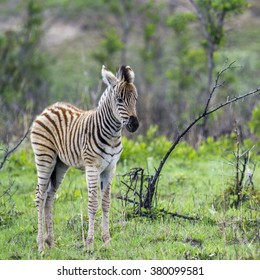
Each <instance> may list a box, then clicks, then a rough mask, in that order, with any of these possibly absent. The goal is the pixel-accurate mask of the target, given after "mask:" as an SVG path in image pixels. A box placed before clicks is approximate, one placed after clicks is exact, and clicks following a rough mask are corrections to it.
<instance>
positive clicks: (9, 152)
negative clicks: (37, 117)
mask: <svg viewBox="0 0 260 280" xmlns="http://www.w3.org/2000/svg"><path fill="white" fill-rule="evenodd" d="M30 127H31V126H30ZM29 131H30V128H29V129H28V130H27V131H26V133H25V134H24V136H23V137H22V138H21V139H20V141H19V142H18V143H17V144H16V145H15V146H14V147H13V148H12V149H10V150H9V148H7V149H5V152H4V158H3V161H2V162H0V170H1V169H2V168H3V166H4V164H5V162H6V161H7V159H8V157H9V156H10V155H11V154H12V153H13V152H15V150H16V149H17V148H18V147H19V146H20V145H21V144H22V143H23V141H24V139H25V138H26V137H27V135H28V134H29Z"/></svg>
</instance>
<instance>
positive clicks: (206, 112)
mask: <svg viewBox="0 0 260 280" xmlns="http://www.w3.org/2000/svg"><path fill="white" fill-rule="evenodd" d="M233 64H234V62H232V63H230V64H229V65H228V66H227V67H226V68H224V69H223V70H222V71H220V72H219V73H218V75H217V78H216V81H215V85H214V86H213V88H212V91H211V92H210V94H209V97H208V100H207V102H206V105H205V108H204V110H203V113H201V114H200V115H199V116H198V117H197V118H196V119H195V120H194V121H192V122H191V123H190V124H189V125H188V126H187V128H186V129H185V130H184V131H183V132H182V133H181V134H179V135H178V137H177V138H176V140H175V141H174V142H173V144H172V146H171V147H170V149H169V150H168V151H167V153H166V154H165V155H164V157H163V159H162V160H161V162H160V164H159V166H158V168H157V169H156V171H155V173H154V175H153V176H152V179H151V181H150V184H149V187H150V188H151V189H154V187H155V185H156V183H157V180H158V178H159V176H160V174H161V171H162V169H163V167H164V164H165V163H166V161H167V159H168V157H169V156H170V154H171V153H172V151H173V150H174V149H175V148H176V146H177V145H178V143H179V142H180V140H181V139H182V138H183V137H184V135H185V134H186V133H187V132H189V130H190V129H191V128H192V127H193V126H194V125H195V124H196V123H197V122H198V121H200V120H201V119H203V118H205V117H206V116H208V115H210V114H212V113H214V112H216V111H218V110H219V109H221V108H223V107H225V106H227V105H229V104H231V103H234V102H237V101H239V100H241V99H244V98H246V97H248V96H251V95H253V94H256V93H260V87H258V88H256V89H255V90H252V91H250V92H248V93H245V94H242V95H240V96H237V97H234V98H232V99H230V100H229V99H228V100H227V101H226V102H223V103H221V104H220V105H218V106H215V107H213V108H212V109H209V108H208V107H209V104H210V101H211V99H212V97H213V94H214V92H215V90H216V89H217V88H219V87H220V86H222V85H223V83H221V84H219V79H220V77H221V75H222V74H223V73H224V72H225V71H226V70H228V69H231V68H234V66H233Z"/></svg>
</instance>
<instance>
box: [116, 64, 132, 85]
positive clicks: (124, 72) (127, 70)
mask: <svg viewBox="0 0 260 280" xmlns="http://www.w3.org/2000/svg"><path fill="white" fill-rule="evenodd" d="M116 76H117V78H118V79H119V80H122V81H125V82H127V83H133V82H134V77H135V74H134V71H133V70H132V68H131V67H130V66H126V65H122V66H121V67H120V68H119V69H118V70H117V74H116Z"/></svg>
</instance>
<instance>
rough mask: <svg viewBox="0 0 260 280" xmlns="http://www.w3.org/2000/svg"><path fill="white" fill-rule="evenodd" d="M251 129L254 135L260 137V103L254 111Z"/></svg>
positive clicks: (250, 124) (250, 123)
mask: <svg viewBox="0 0 260 280" xmlns="http://www.w3.org/2000/svg"><path fill="white" fill-rule="evenodd" d="M249 128H250V130H251V132H252V133H254V134H255V135H256V136H258V137H260V103H258V105H257V106H256V107H255V109H254V110H253V113H252V119H251V121H250V122H249Z"/></svg>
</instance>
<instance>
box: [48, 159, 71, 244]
mask: <svg viewBox="0 0 260 280" xmlns="http://www.w3.org/2000/svg"><path fill="white" fill-rule="evenodd" d="M67 170H68V166H67V165H65V164H64V163H62V162H61V161H60V159H59V158H57V163H56V165H55V168H54V170H53V172H52V174H51V179H50V186H49V188H48V191H47V197H46V202H45V207H44V212H45V223H46V233H47V236H46V239H45V242H46V243H47V244H48V245H49V246H50V247H53V245H54V235H53V222H52V205H53V199H54V197H55V194H56V192H57V190H58V188H59V186H60V184H61V182H62V181H63V178H64V176H65V174H66V172H67Z"/></svg>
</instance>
